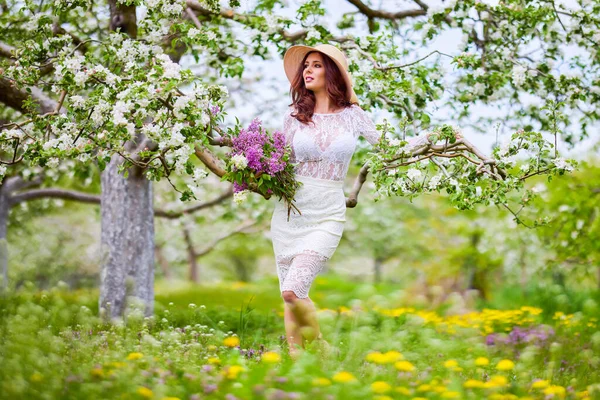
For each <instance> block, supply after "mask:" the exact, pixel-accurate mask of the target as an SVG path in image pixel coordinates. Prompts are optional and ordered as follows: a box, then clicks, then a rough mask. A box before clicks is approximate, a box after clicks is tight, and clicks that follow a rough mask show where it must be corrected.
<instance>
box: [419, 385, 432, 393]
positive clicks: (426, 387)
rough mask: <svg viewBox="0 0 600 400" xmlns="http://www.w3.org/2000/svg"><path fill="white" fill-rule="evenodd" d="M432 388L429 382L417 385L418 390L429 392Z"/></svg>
mask: <svg viewBox="0 0 600 400" xmlns="http://www.w3.org/2000/svg"><path fill="white" fill-rule="evenodd" d="M430 390H431V385H429V384H427V383H424V384H422V385H419V386H417V392H429V391H430Z"/></svg>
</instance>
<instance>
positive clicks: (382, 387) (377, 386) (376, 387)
mask: <svg viewBox="0 0 600 400" xmlns="http://www.w3.org/2000/svg"><path fill="white" fill-rule="evenodd" d="M371 390H372V391H373V393H378V394H383V393H387V392H389V391H390V390H392V386H391V385H390V384H389V383H387V382H384V381H376V382H373V383H371Z"/></svg>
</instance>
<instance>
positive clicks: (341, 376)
mask: <svg viewBox="0 0 600 400" xmlns="http://www.w3.org/2000/svg"><path fill="white" fill-rule="evenodd" d="M331 379H333V380H334V381H335V382H339V383H348V382H354V381H356V378H355V377H354V375H352V374H351V373H350V372H347V371H341V372H338V373H337V374H335V375H334V376H333V378H331Z"/></svg>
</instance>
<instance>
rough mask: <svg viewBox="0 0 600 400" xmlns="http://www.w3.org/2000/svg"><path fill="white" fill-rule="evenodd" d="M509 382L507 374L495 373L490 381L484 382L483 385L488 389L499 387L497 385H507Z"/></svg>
mask: <svg viewBox="0 0 600 400" xmlns="http://www.w3.org/2000/svg"><path fill="white" fill-rule="evenodd" d="M507 384H508V379H506V377H505V376H501V375H494V376H492V377H491V378H490V380H489V381H487V382H485V383H484V384H483V387H484V388H486V389H489V388H497V387H502V386H506V385H507Z"/></svg>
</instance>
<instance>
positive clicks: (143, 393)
mask: <svg viewBox="0 0 600 400" xmlns="http://www.w3.org/2000/svg"><path fill="white" fill-rule="evenodd" d="M136 392H137V394H139V395H140V396H142V397H144V398H146V399H151V398H152V396H154V393H152V390H150V389H148V388H147V387H144V386H140V387H139V388H137V390H136Z"/></svg>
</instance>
